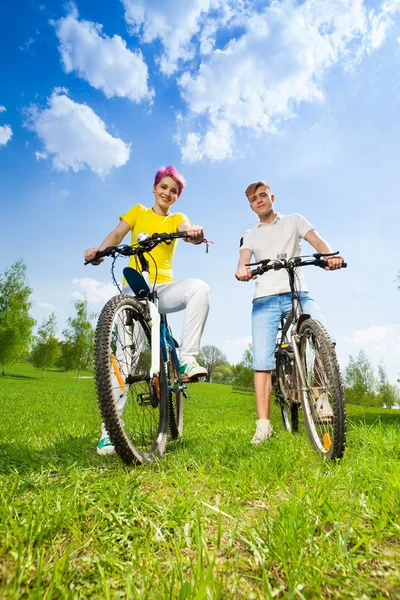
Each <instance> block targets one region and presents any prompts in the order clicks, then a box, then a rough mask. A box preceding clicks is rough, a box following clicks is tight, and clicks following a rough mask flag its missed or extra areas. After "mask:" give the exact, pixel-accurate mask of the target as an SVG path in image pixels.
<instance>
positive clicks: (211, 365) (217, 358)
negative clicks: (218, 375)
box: [198, 346, 227, 381]
mask: <svg viewBox="0 0 400 600" xmlns="http://www.w3.org/2000/svg"><path fill="white" fill-rule="evenodd" d="M198 361H199V363H200V364H201V365H202V366H203V367H205V368H206V369H207V378H206V381H211V377H212V375H213V372H214V370H215V368H216V367H219V366H221V365H223V364H226V363H227V360H226V356H225V354H223V352H221V350H220V349H219V348H217V346H203V347H202V348H201V349H200V354H199V356H198Z"/></svg>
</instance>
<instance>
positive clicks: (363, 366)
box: [345, 350, 379, 406]
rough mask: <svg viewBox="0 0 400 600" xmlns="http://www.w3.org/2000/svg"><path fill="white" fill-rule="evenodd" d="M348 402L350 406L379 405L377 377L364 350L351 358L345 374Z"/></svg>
mask: <svg viewBox="0 0 400 600" xmlns="http://www.w3.org/2000/svg"><path fill="white" fill-rule="evenodd" d="M345 386H346V400H347V402H349V403H350V404H362V405H364V406H373V405H377V404H379V400H378V399H377V397H376V394H375V375H374V371H373V368H372V365H371V362H370V360H369V359H368V357H367V355H366V354H365V352H364V351H363V350H360V352H359V353H358V355H357V358H356V359H354V358H353V357H352V356H351V355H350V356H349V364H348V365H347V367H346V373H345Z"/></svg>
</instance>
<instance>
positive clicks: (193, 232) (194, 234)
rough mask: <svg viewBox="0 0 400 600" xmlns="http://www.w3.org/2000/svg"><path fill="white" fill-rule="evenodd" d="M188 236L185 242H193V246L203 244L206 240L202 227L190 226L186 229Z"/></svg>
mask: <svg viewBox="0 0 400 600" xmlns="http://www.w3.org/2000/svg"><path fill="white" fill-rule="evenodd" d="M186 233H187V235H188V237H187V238H183V239H184V240H185V242H191V243H192V244H201V242H202V241H203V240H204V230H203V228H202V226H201V225H190V227H188V228H187V229H186Z"/></svg>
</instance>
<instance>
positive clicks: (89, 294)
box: [72, 278, 119, 304]
mask: <svg viewBox="0 0 400 600" xmlns="http://www.w3.org/2000/svg"><path fill="white" fill-rule="evenodd" d="M72 283H73V284H74V285H75V286H77V287H78V290H76V291H74V292H73V293H72V295H73V296H74V298H79V299H83V298H84V297H86V298H87V300H88V302H91V303H93V304H95V303H99V302H102V303H103V304H104V303H105V302H107V300H109V299H110V298H112V297H113V296H116V295H117V294H118V293H119V292H118V290H117V288H116V287H115V285H113V284H112V283H102V282H101V281H97V279H90V278H84V279H73V280H72Z"/></svg>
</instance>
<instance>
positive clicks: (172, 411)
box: [167, 346, 183, 439]
mask: <svg viewBox="0 0 400 600" xmlns="http://www.w3.org/2000/svg"><path fill="white" fill-rule="evenodd" d="M167 379H168V394H169V428H170V432H171V437H172V438H173V439H176V438H178V437H179V436H180V435H182V433H183V400H182V382H181V377H180V372H179V365H178V362H177V359H176V356H175V353H174V351H173V349H172V348H171V346H168V363H167Z"/></svg>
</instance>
